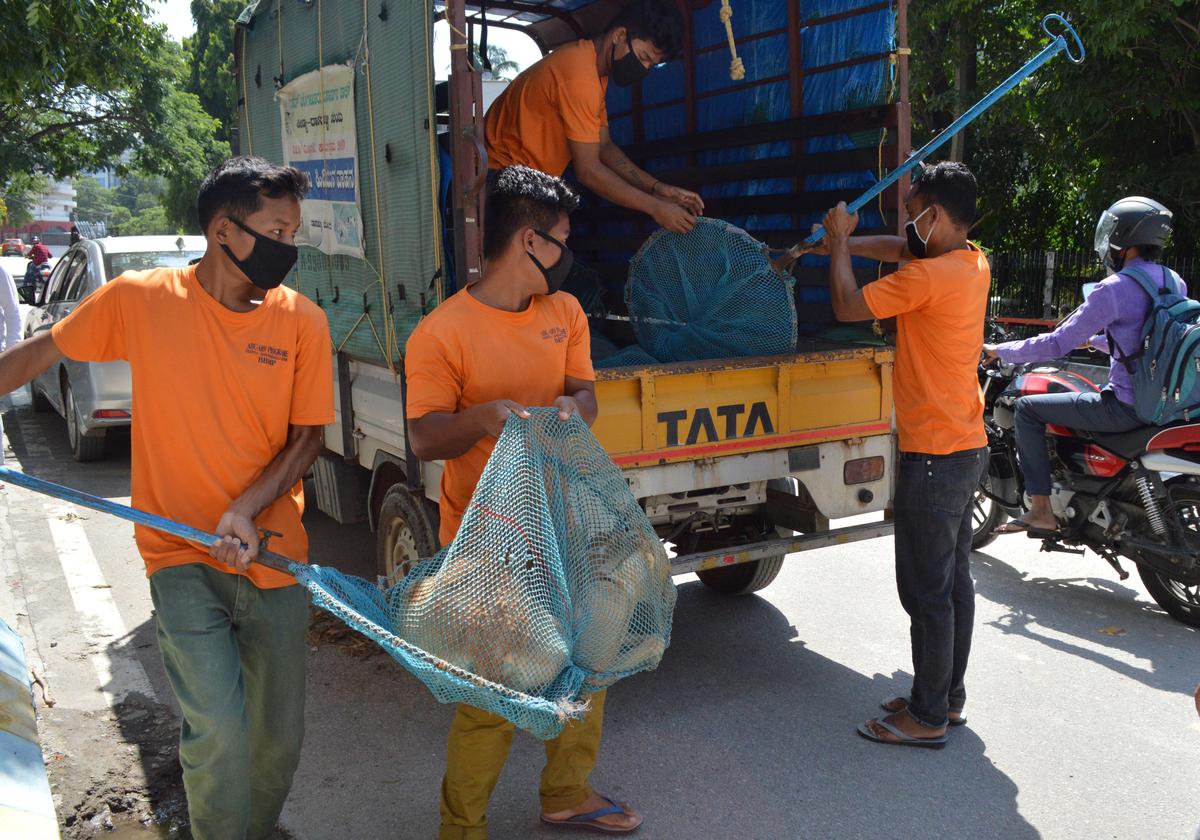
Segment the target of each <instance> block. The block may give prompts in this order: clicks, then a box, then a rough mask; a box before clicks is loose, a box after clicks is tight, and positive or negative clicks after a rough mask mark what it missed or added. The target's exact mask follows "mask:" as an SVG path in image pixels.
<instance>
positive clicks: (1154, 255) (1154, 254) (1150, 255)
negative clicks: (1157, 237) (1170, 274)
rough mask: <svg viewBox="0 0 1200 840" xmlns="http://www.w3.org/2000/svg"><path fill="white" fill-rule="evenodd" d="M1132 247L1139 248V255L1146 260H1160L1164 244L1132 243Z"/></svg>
mask: <svg viewBox="0 0 1200 840" xmlns="http://www.w3.org/2000/svg"><path fill="white" fill-rule="evenodd" d="M1130 247H1133V248H1137V252H1138V256H1139V257H1141V258H1142V259H1144V260H1145V261H1146V262H1158V261H1159V260H1161V259H1162V255H1163V246H1161V245H1132V246H1130Z"/></svg>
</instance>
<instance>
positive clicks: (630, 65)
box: [608, 42, 650, 87]
mask: <svg viewBox="0 0 1200 840" xmlns="http://www.w3.org/2000/svg"><path fill="white" fill-rule="evenodd" d="M628 46H629V52H627V53H626V54H625V55H624V56H622V57H621V58H619V59H618V58H616V55H617V45H616V44H615V43H614V44H613V45H612V53H610V54H609V57H608V63H609V66H610V68H611V70H610V71H609V74H610V75H611V76H612V80H613V81H614V82H616V83H617V84H618V85H620V86H621V87H629V86H630V85H636V84H637V83H638V82H640V81H641V80H642V79H644V78H646V74H647V73H649V72H650V68H649V67H647V66H646V65H645V64H642V62H641V61H639V60H638V57H637V54H636V53H635V52H634V51H633V43H632V42H630V43H629V45H628Z"/></svg>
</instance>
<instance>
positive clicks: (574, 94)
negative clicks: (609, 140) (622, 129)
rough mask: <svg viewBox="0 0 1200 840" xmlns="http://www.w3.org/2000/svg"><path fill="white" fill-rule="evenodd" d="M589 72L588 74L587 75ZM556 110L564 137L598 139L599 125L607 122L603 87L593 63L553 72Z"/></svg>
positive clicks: (594, 141)
mask: <svg viewBox="0 0 1200 840" xmlns="http://www.w3.org/2000/svg"><path fill="white" fill-rule="evenodd" d="M589 74H590V77H589ZM554 82H555V84H556V85H557V87H558V90H557V95H558V110H559V115H560V116H561V117H562V121H563V128H564V129H565V131H566V134H567V139H568V140H574V141H575V142H576V143H599V142H600V127H601V126H603V125H608V112H607V108H606V107H605V104H604V89H603V87H602V86H601V84H600V79H599V77H597V76H596V70H595V68H594V67H588V66H580V67H578V68H576V67H571V68H569V69H568V71H567V72H566V73H563V74H561V75H556V76H555V78H554Z"/></svg>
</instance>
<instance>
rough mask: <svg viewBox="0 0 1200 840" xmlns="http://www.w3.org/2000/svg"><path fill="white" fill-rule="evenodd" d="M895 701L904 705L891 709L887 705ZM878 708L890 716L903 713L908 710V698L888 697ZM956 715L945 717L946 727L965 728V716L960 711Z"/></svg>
mask: <svg viewBox="0 0 1200 840" xmlns="http://www.w3.org/2000/svg"><path fill="white" fill-rule="evenodd" d="M897 700H900V701H902V702H903V703H904V705H903V706H901V707H900V708H898V709H893V708H892V707H891V706H889V705H888V704H889V703H895V702H896V701H897ZM879 708H881V709H883V710H884V711H885V712H890V713H891V714H895V713H896V712H903V711H904V710H905V709H907V708H908V698H907V697H889V698H888V699H887V700H884V701H883V702H881V703H880V704H879ZM950 711H951V712H953V711H954V709H951V710H950ZM958 715H959V716H958V717H957V718H952V717H947V718H946V725H947V726H966V725H967V716H966V715H964V714H963V713H962V712H961V711H959V713H958Z"/></svg>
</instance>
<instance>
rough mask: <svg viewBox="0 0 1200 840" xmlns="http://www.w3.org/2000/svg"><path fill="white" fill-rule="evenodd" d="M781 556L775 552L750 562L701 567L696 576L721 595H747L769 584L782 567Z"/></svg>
mask: <svg viewBox="0 0 1200 840" xmlns="http://www.w3.org/2000/svg"><path fill="white" fill-rule="evenodd" d="M783 558H784V555H782V554H777V555H772V556H771V557H764V558H763V559H761V560H755V561H753V562H751V563H738V564H737V565H736V566H720V567H718V568H716V569H702V570H701V571H698V572H696V577H698V578H700V580H701V581H703V582H704V585H705V586H707V587H708V588H710V589H715V590H716V591H717V592H720V593H721V594H723V595H749V594H750V593H751V592H757V591H758V590H760V589H766V588H767V587H768V586H770V585H771V583H772V581H774V580H775V578H776V577H778V576H779V571H780V569H782V568H783Z"/></svg>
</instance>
